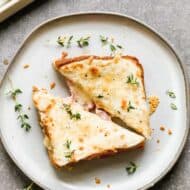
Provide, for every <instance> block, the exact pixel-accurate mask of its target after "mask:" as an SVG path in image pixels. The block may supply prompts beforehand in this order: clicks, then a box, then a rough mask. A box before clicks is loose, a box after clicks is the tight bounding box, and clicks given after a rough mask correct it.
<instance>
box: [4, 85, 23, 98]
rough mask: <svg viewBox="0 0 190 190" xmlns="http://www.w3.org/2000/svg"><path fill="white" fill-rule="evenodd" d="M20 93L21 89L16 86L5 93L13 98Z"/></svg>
mask: <svg viewBox="0 0 190 190" xmlns="http://www.w3.org/2000/svg"><path fill="white" fill-rule="evenodd" d="M21 93H22V91H21V90H20V89H19V88H17V89H14V90H10V91H9V92H8V93H7V95H10V96H11V97H12V98H13V99H14V100H15V99H16V98H17V95H18V94H21Z"/></svg>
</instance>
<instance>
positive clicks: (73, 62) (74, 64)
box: [54, 53, 151, 138]
mask: <svg viewBox="0 0 190 190" xmlns="http://www.w3.org/2000/svg"><path fill="white" fill-rule="evenodd" d="M54 67H55V68H56V69H57V70H58V71H59V72H60V73H61V74H62V75H63V76H64V77H65V78H66V80H67V82H68V85H69V87H70V89H71V93H72V94H73V96H74V97H75V99H76V100H77V101H78V102H79V103H80V104H82V105H84V106H86V107H90V108H93V105H95V106H96V108H98V109H101V110H104V111H106V112H107V113H109V115H110V116H111V117H117V118H119V119H121V120H122V121H123V122H124V123H125V124H126V125H127V127H129V128H131V129H133V130H135V131H136V132H138V133H140V134H142V135H143V136H145V137H146V138H149V137H150V135H151V128H150V126H149V110H148V106H147V103H146V94H145V87H144V74H143V68H142V66H141V64H140V63H139V61H138V59H136V58H135V57H131V56H120V55H117V56H115V57H98V56H80V57H75V58H67V54H66V53H63V55H62V57H61V59H58V60H56V61H55V62H54Z"/></svg>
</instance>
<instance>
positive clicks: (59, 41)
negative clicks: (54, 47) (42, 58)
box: [57, 36, 66, 47]
mask: <svg viewBox="0 0 190 190" xmlns="http://www.w3.org/2000/svg"><path fill="white" fill-rule="evenodd" d="M65 40H66V37H65V36H59V37H58V38H57V43H58V44H59V45H60V46H63V47H64V46H65Z"/></svg>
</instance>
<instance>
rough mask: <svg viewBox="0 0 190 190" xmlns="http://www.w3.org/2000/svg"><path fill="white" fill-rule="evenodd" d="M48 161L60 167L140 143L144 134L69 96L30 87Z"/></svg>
mask: <svg viewBox="0 0 190 190" xmlns="http://www.w3.org/2000/svg"><path fill="white" fill-rule="evenodd" d="M33 102H34V105H35V107H36V108H37V110H38V112H39V115H40V125H41V126H42V129H43V131H44V134H45V138H44V143H45V146H46V147H47V149H48V152H49V157H50V160H51V162H52V163H53V164H54V165H55V166H57V167H62V166H66V165H69V164H71V163H76V162H78V161H80V160H90V159H93V158H97V157H101V156H103V155H110V154H115V153H117V152H121V151H126V150H128V149H131V148H135V147H139V146H143V144H144V141H145V139H144V137H142V136H140V135H138V134H136V133H134V132H131V131H129V130H127V129H125V128H122V127H120V126H119V125H117V124H114V123H113V122H111V121H107V120H104V119H102V118H100V117H99V116H97V115H96V114H94V113H91V112H87V111H85V110H84V109H83V107H82V106H81V105H80V104H78V103H76V102H73V100H72V98H71V97H69V98H64V99H62V98H58V97H54V96H52V95H50V94H48V93H47V91H46V90H38V89H37V88H34V89H33Z"/></svg>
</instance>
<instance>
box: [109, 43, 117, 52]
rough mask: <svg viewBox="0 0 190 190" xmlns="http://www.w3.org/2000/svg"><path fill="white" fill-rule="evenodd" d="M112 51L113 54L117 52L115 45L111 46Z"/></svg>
mask: <svg viewBox="0 0 190 190" xmlns="http://www.w3.org/2000/svg"><path fill="white" fill-rule="evenodd" d="M110 50H111V51H112V52H115V51H116V47H115V46H114V45H113V44H110Z"/></svg>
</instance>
